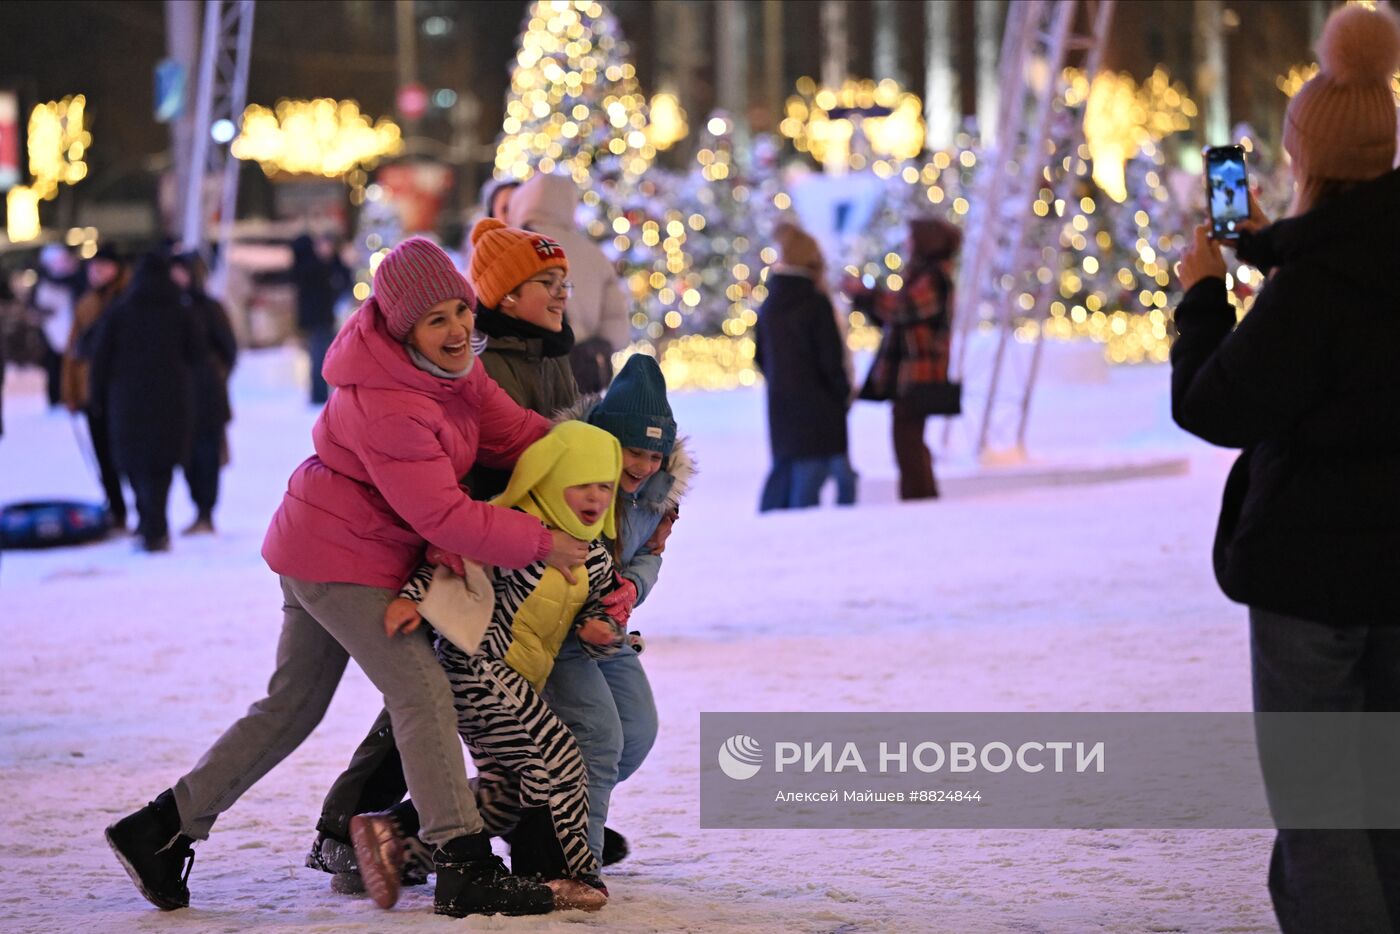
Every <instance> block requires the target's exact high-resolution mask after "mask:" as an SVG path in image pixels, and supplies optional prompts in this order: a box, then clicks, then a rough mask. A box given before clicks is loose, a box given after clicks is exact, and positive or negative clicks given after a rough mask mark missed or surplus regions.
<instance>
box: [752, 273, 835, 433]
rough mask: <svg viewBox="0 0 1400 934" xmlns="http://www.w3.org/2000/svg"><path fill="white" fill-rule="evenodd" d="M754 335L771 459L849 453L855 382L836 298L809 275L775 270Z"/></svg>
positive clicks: (760, 309) (760, 308)
mask: <svg viewBox="0 0 1400 934" xmlns="http://www.w3.org/2000/svg"><path fill="white" fill-rule="evenodd" d="M754 342H755V344H756V348H755V353H754V360H755V362H757V363H758V366H759V368H760V369H761V370H762V371H763V378H764V379H765V380H766V381H767V383H768V440H769V443H770V444H771V446H772V449H773V459H774V460H790V459H796V458H810V457H835V456H837V455H840V454H845V453H846V410H847V408H848V406H849V402H850V398H851V384H850V380H849V378H848V377H847V376H846V370H845V366H844V365H843V355H842V353H841V334H840V332H839V331H838V330H837V327H836V316H835V313H834V312H833V310H832V307H831V300H830V299H829V298H827V297H826V296H825V295H824V294H822V292H821V291H820V290H819V289H818V288H817V284H816V283H815V282H814V281H812V280H811V279H810V278H808V277H806V276H801V275H782V274H773V275H770V276H769V277H768V297H767V298H766V299H764V301H763V304H762V305H761V306H760V307H759V309H758V325H757V328H756V329H755V336H754Z"/></svg>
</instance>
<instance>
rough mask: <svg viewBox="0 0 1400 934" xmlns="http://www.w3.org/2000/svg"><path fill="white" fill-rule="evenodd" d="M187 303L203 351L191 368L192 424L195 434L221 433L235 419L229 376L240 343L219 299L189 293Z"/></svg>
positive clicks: (197, 342)
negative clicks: (230, 403)
mask: <svg viewBox="0 0 1400 934" xmlns="http://www.w3.org/2000/svg"><path fill="white" fill-rule="evenodd" d="M186 303H187V304H186V306H185V307H186V309H187V313H188V314H189V315H191V316H193V318H194V327H195V343H196V346H197V347H198V348H199V349H200V350H201V351H202V352H201V353H199V354H198V357H197V359H196V360H195V363H194V364H193V365H192V366H191V368H190V388H191V390H192V392H193V398H192V406H191V412H192V415H193V424H192V427H193V429H194V431H195V432H196V433H209V432H218V431H220V430H221V429H222V428H223V427H224V426H225V425H227V424H228V423H229V422H230V421H231V420H232V419H233V408H232V407H231V406H230V405H229V400H228V377H229V374H230V373H231V372H233V364H234V361H235V360H237V359H238V343H237V341H235V340H234V337H233V325H232V324H230V323H229V319H228V312H227V311H225V310H224V306H223V305H221V304H220V303H219V302H218V301H217V300H216V299H214V298H211V297H210V296H208V295H190V296H188V297H187V298H186Z"/></svg>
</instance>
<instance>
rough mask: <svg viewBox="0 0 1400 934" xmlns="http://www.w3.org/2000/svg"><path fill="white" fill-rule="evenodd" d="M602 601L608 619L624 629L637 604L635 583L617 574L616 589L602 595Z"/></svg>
mask: <svg viewBox="0 0 1400 934" xmlns="http://www.w3.org/2000/svg"><path fill="white" fill-rule="evenodd" d="M602 603H603V612H604V613H605V614H607V617H608V619H610V620H612V621H613V623H615V624H616V625H617V628H618V629H619V630H623V631H625V630H626V628H627V620H629V619H631V618H632V608H633V607H634V606H636V605H637V585H636V584H634V583H632V582H631V581H629V580H628V579H627V578H625V577H623V576H622V575H621V574H618V575H617V589H616V590H614V591H613V592H612V593H610V594H608V595H607V596H606V597H604V598H603V600H602Z"/></svg>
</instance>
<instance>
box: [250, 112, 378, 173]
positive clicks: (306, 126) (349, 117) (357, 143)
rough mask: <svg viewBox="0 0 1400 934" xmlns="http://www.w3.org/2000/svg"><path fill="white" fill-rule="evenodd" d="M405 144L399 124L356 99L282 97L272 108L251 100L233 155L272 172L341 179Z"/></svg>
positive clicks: (267, 171)
mask: <svg viewBox="0 0 1400 934" xmlns="http://www.w3.org/2000/svg"><path fill="white" fill-rule="evenodd" d="M402 149H403V134H402V132H401V131H400V129H399V127H398V124H396V123H394V121H392V120H390V119H388V118H387V117H380V118H379V119H378V120H373V119H371V118H370V117H369V116H368V115H367V114H364V113H361V111H360V105H359V104H357V103H356V102H355V101H335V100H331V99H329V98H317V99H316V100H281V101H278V102H277V105H276V107H275V108H273V109H270V108H267V107H263V106H262V105H260V104H249V105H248V107H247V109H246V110H244V111H243V121H242V130H241V131H240V132H239V134H238V137H237V138H236V139H234V141H233V144H232V147H231V150H230V151H231V152H232V153H233V155H234V157H235V158H238V159H244V160H248V161H251V162H257V163H258V164H259V165H260V166H261V167H262V170H263V172H264V173H266V174H267V175H268V176H269V177H270V176H273V175H278V174H281V173H286V174H289V175H321V176H324V177H326V178H340V177H342V176H345V175H347V174H349V173H352V172H357V171H360V169H361V167H362V166H363V167H373V166H374V165H375V164H376V163H377V162H378V161H379V160H380V159H382V158H384V157H385V156H391V155H393V154H395V153H397V152H400V151H401V150H402Z"/></svg>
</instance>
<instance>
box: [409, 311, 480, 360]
mask: <svg viewBox="0 0 1400 934" xmlns="http://www.w3.org/2000/svg"><path fill="white" fill-rule="evenodd" d="M475 323H476V319H475V317H473V315H472V310H471V306H469V305H468V304H467V303H466V302H464V301H463V300H462V299H460V298H449V299H448V300H447V301H445V302H438V303H437V304H436V305H434V306H433V307H432V308H429V309H428V312H427V314H425V315H423V317H421V318H419V319H418V323H417V324H415V325H414V326H413V330H412V331H410V332H409V335H408V342H409V344H411V345H412V346H413V348H414V349H415V350H417V351H418V352H419V353H420V354H422V355H423V356H425V357H427V358H428V359H429V360H430V361H432V362H433V363H435V364H437V365H438V366H440V367H442V368H443V369H444V370H446V371H448V372H449V373H460V372H462V371H463V370H465V369H466V368H467V367H469V366H470V365H471V359H472V347H471V337H472V326H473V325H474V324H475Z"/></svg>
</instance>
